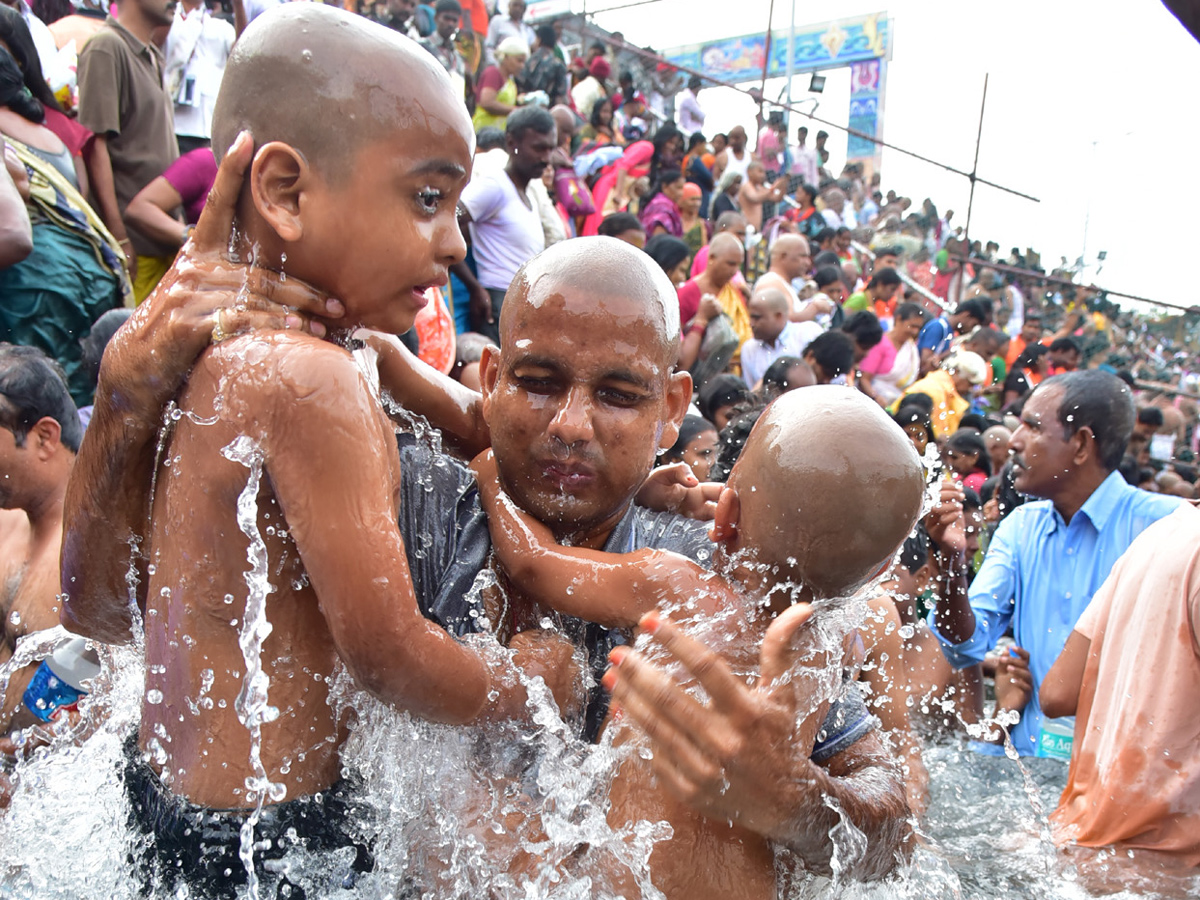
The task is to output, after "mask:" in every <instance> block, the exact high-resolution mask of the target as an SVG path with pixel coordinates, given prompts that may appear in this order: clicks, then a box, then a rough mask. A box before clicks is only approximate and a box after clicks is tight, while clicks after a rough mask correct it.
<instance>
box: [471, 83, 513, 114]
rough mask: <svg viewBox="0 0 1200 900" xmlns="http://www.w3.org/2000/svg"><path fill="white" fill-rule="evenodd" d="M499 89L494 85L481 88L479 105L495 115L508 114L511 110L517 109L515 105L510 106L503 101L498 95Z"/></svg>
mask: <svg viewBox="0 0 1200 900" xmlns="http://www.w3.org/2000/svg"><path fill="white" fill-rule="evenodd" d="M499 93H500V92H499V91H498V90H496V89H495V88H493V87H485V88H481V89H480V91H479V105H480V106H482V107H483V108H484V109H485V110H487V111H488V112H489V113H491V114H492V115H493V116H507V115H508V114H509V113H510V112H512V111H513V110H514V109H516V107H515V106H509V105H508V104H507V103H501V102H500V101H499V100H497V99H496V97H497V96H498V95H499Z"/></svg>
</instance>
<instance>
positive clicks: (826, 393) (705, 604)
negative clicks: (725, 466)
mask: <svg viewBox="0 0 1200 900" xmlns="http://www.w3.org/2000/svg"><path fill="white" fill-rule="evenodd" d="M869 403H870V401H869V400H866V399H865V398H863V397H861V396H860V395H857V394H855V393H853V392H849V391H844V390H841V389H838V388H825V389H816V388H810V389H808V390H806V391H800V392H795V393H792V394H789V395H785V398H784V399H781V400H779V401H776V404H775V405H773V406H772V407H769V408H768V410H767V412H766V413H764V415H763V417H762V418H761V419H760V421H759V424H758V425H757V426H756V428H755V430H754V431H753V432H752V434H751V437H750V439H749V441H748V442H747V445H746V448H745V450H744V451H743V455H742V457H741V458H740V459H739V461H738V463H737V465H736V466H735V467H734V471H733V473H732V475H731V477H730V480H729V484H728V485H727V487H726V490H725V491H724V492H723V493H722V495H721V499H720V500H719V502H718V505H717V513H716V520H715V523H714V530H713V536H714V539H715V540H716V541H717V542H718V549H717V553H716V557H715V559H714V571H711V572H710V571H707V570H705V569H704V568H702V567H701V566H699V565H697V564H696V563H694V562H692V561H691V560H689V559H686V558H684V557H681V556H679V555H678V554H674V553H669V552H664V551H658V550H639V551H635V552H633V553H626V554H619V555H614V554H606V553H602V552H596V551H593V550H588V549H583V548H578V547H572V548H565V547H560V546H558V545H557V544H556V543H555V542H554V539H553V535H552V534H551V532H550V531H549V529H547V528H546V527H545V526H544V525H542V524H541V523H539V522H538V521H536V520H535V519H533V518H532V517H530V516H529V515H527V514H525V513H523V512H521V511H520V510H519V509H517V508H516V507H515V506H514V505H513V504H512V503H511V502H508V501H507V499H506V498H505V497H504V496H503V495H502V494H501V492H500V481H499V480H498V479H497V477H496V469H495V464H494V463H493V462H490V461H489V460H488V459H487V458H486V457H483V458H481V459H479V460H477V461H476V463H475V466H476V472H477V474H478V476H479V483H480V490H481V495H482V497H483V502H484V506H485V509H486V510H487V512H488V515H489V521H490V524H491V530H492V534H493V542H494V546H495V550H496V554H497V556H498V558H499V560H500V561H501V564H502V565H503V566H504V568H505V570H506V571H508V572H509V573H510V574H511V575H512V576H513V577H514V579H516V580H517V581H519V582H520V583H522V584H525V585H527V586H528V588H529V590H530V591H531V592H532V593H533V594H534V596H535V599H536V600H537V601H538V602H540V603H543V604H545V605H547V606H550V607H552V608H554V609H557V610H559V611H560V612H564V613H567V614H570V615H575V616H580V617H583V618H586V619H588V620H590V621H597V622H601V623H602V624H607V625H611V626H628V625H629V624H631V623H633V622H635V621H638V620H639V617H641V616H643V614H646V613H647V612H648V611H650V610H653V609H654V608H655V607H656V606H657V607H659V608H660V609H669V610H675V616H676V619H677V623H678V625H679V627H680V630H681V631H684V632H690V633H691V634H692V635H693V636H696V635H697V634H698V632H700V633H703V637H702V638H701V640H703V641H704V643H705V644H708V645H709V646H710V647H713V648H719V650H717V652H718V653H719V654H720V656H721V657H722V659H723V660H724V662H725V663H726V664H728V665H729V666H730V667H731V668H730V671H729V674H728V676H726V677H727V678H728V681H727V682H726V685H725V689H726V690H727V691H728V690H729V689H730V688H729V685H730V684H736V683H739V682H740V684H741V685H743V686H744V685H745V684H746V682H747V681H750V682H751V683H753V682H754V681H755V680H756V679H757V677H758V676H760V675H761V680H762V682H763V683H764V684H768V685H769V684H773V683H774V682H775V681H776V679H777V678H779V676H781V675H783V674H784V673H786V672H790V673H791V674H792V675H793V676H796V677H795V680H794V681H793V682H792V684H791V685H789V687H788V688H787V690H786V691H785V693H786V694H787V695H788V702H781V703H779V704H778V705H774V706H772V708H771V710H770V713H769V714H770V715H773V716H779V717H784V718H786V717H788V716H791V717H793V718H792V719H791V723H792V724H791V725H790V726H789V727H788V728H787V731H788V732H789V733H790V734H792V739H791V741H790V747H789V749H790V751H791V752H793V753H794V754H795V767H794V768H793V770H792V771H793V772H794V773H795V774H796V777H797V778H803V772H804V771H805V769H806V768H807V770H808V771H809V772H810V773H814V774H813V776H812V777H814V778H818V779H819V778H821V777H825V773H824V772H822V773H821V774H820V775H817V774H815V773H816V770H817V767H816V766H814V765H813V764H812V763H811V761H809V756H811V753H812V748H813V743H814V741H815V739H816V735H817V731H818V729H819V728H820V725H821V723H822V721H823V720H824V716H825V713H826V711H827V710H828V702H829V698H830V697H832V695H833V691H834V689H835V687H836V683H837V681H838V680H839V678H840V672H841V662H840V659H839V658H838V657H837V655H836V654H834V655H831V654H830V653H829V651H828V650H823V649H821V648H820V647H819V645H817V644H816V643H814V642H813V641H812V640H811V638H808V639H801V641H800V642H798V643H799V646H798V647H793V646H792V641H791V637H792V635H794V634H795V633H797V630H798V629H800V628H801V627H802V626H803V625H804V623H805V621H807V619H808V616H809V612H810V609H809V607H808V604H806V603H801V604H799V605H795V606H793V603H794V602H795V601H796V600H797V598H800V597H803V598H809V599H811V598H814V597H836V596H845V595H847V594H849V593H852V592H853V591H854V590H856V589H857V588H858V587H859V586H861V585H862V584H863V583H864V582H865V581H867V580H868V579H869V578H870V577H871V576H872V575H873V574H877V573H878V572H879V571H881V569H882V567H883V566H884V565H886V563H887V562H888V560H889V559H890V557H891V554H892V553H894V551H895V549H896V547H897V546H898V545H899V543H900V542H901V541H902V540H903V539H904V537H905V536H906V535H907V534H908V532H909V530H910V529H911V528H912V526H913V524H914V523H915V521H916V518H917V515H918V513H919V510H920V505H921V499H922V494H923V489H924V481H923V478H922V475H921V467H920V462H919V460H918V458H917V456H916V454H915V453H914V452H913V450H912V448H911V445H910V444H909V442H908V441H907V440H906V438H905V436H904V434H903V433H902V432H901V431H900V429H899V428H897V427H896V426H895V425H894V424H893V423H891V422H890V421H889V420H888V419H887V417H886V415H885V414H884V413H882V412H881V411H880V410H879V409H878V407H875V406H873V405H872V406H871V407H870V412H869V414H868V413H867V411H866V410H865V409H864V408H863V405H864V404H869ZM766 485H770V486H771V487H770V490H766V489H765V486H766ZM881 497H885V498H886V499H880V498H881ZM797 498H804V502H803V503H802V504H798V503H797V502H796V499H797ZM856 504H862V506H861V508H864V509H865V508H868V504H869V508H871V509H872V511H873V516H872V518H871V519H870V520H863V519H862V518H861V517H855V516H849V515H846V513H845V510H846V509H847V508H860V507H859V506H858V505H856ZM801 508H802V509H801ZM797 586H802V587H797ZM655 615H656V614H655V613H653V612H650V613H649V616H647V617H646V618H643V619H641V624H642V625H643V627H649V628H650V630H652V631H654V630H656V629H657V624H658V621H657V619H654V620H653V621H652V622H650V624H649V626H647V619H649V618H650V617H651V616H655ZM785 647H786V648H788V649H787V650H784V649H782V648H785ZM628 657H629V654H628V649H627V648H618V649H617V650H616V651H614V654H613V656H612V660H613V662H614V663H615V664H616V666H617V668H616V669H615V670H610V672H609V674H608V675H607V676H606V677H605V685H606V686H607V687H608V688H609V689H610V690H612V689H613V688H614V687H617V685H618V680H619V679H622V678H623V677H624V675H623V673H624V671H625V669H624V666H625V664H626V663H627V661H628ZM647 658H648V659H654V658H655V655H654V654H650V655H649V656H648V657H647ZM756 663H759V665H757V666H756ZM629 665H630V666H633V665H634V663H632V662H630V663H629ZM633 677H634V679H635V680H636V678H637V674H636V673H635V674H634V676H633ZM699 683H703V684H704V687H705V688H706V689H707V690H708V691H709V693H710V694H711V695H713V696H714V697H716V698H717V699H718V701H719V700H720V699H721V698H720V696H719V695H720V690H719V689H718V690H714V688H713V684H712V683H710V682H706V681H704V679H703V678H688V677H686V676H685V677H684V679H683V681H682V682H680V687H681V688H683V689H685V690H687V689H690V688H694V687H695V686H696V685H697V684H699ZM615 699H616V700H617V701H619V702H621V703H632V704H633V706H632V707H631V708H630V711H631V712H632V711H634V709H635V708H636V709H639V710H640V708H641V703H640V701H639V700H638V698H637V697H636V696H634V695H629V694H628V693H625V694H622V693H621V690H620V689H618V693H617V694H616V698H615ZM689 702H694V701H689ZM615 708H616V707H614V709H615ZM797 714H799V718H800V720H801V721H802V722H803V724H802V725H800V726H799V728H796V727H795V722H796V718H795V717H796V716H797ZM617 715H618V714H615V713H614V714H613V715H610V718H609V727H615V728H618V729H619V731H618V735H617V737H616V744H617V745H618V746H620V745H623V744H625V743H626V742H628V741H630V740H631V739H633V738H634V736H635V735H636V731H634V730H631V729H630V728H628V727H626V726H625V725H623V724H622V723H621V721H620V720H619V718H616V716H617ZM877 740H878V739H877V738H867V739H863V740H861V741H860V742H858V743H856V744H855V746H854V748H851V749H849V750H845V751H842V752H841V753H839V754H836V755H835V756H834V757H833V758H832V759H830V760H829V761H828V762H827V763H824V764H822V766H824V767H825V769H826V770H827V771H828V773H829V774H832V775H834V776H842V775H848V774H852V773H853V772H855V771H856V770H857V769H858V768H859V767H864V768H869V767H870V766H871V764H872V762H877V761H878V760H877V758H875V757H873V754H874V753H876V752H877V751H878V745H877V743H876V742H877ZM684 755H687V754H686V753H685V754H684ZM673 757H674V754H672V753H662V754H661V756H656V758H655V760H654V762H653V763H652V764H648V763H647V762H646V761H645V760H643V759H642V758H641V757H640V756H637V755H635V754H631V755H629V756H628V758H627V759H626V761H625V762H624V763H623V764H622V765H621V768H620V770H619V772H618V774H617V776H616V778H615V780H614V782H613V786H612V789H611V800H612V807H611V811H610V813H609V823H610V824H611V825H613V826H614V827H620V826H623V825H629V824H631V823H633V822H636V821H638V820H642V819H648V820H652V821H653V820H659V819H666V820H667V821H669V822H670V823H671V826H672V828H673V829H674V834H673V836H672V838H671V839H670V840H667V841H664V842H660V843H658V844H656V845H655V848H654V851H653V853H652V855H651V859H650V865H651V871H652V877H653V881H654V884H655V886H656V887H658V888H659V889H660V890H662V891H663V892H664V893H665V894H666V896H667V897H668V898H685V897H686V898H689V900H698V898H708V897H712V898H714V900H716V898H728V897H745V898H765V897H773V896H774V889H775V870H774V865H773V858H774V857H773V852H772V849H771V845H770V843H769V841H768V839H767V837H766V836H765V832H764V831H762V830H759V829H757V828H754V827H753V825H752V824H751V823H748V822H747V823H738V824H737V825H731V824H730V823H729V822H728V821H724V820H722V819H721V818H719V817H713V816H709V815H705V813H704V811H703V810H702V809H701V808H700V807H698V805H697V804H696V803H695V802H690V798H689V797H687V796H686V795H681V794H680V793H677V792H676V791H675V790H672V789H671V786H670V785H669V784H665V783H664V781H663V779H664V769H665V771H666V772H671V771H672V770H673V768H674V766H675V765H676V760H675V759H674V758H673ZM703 764H708V763H707V762H706V763H703ZM718 774H719V773H718ZM824 785H828V782H827V781H826V782H824ZM819 802H820V801H817V803H818V804H819ZM901 802H902V801H901ZM813 814H814V815H815V813H813ZM826 839H827V835H826ZM816 862H817V864H818V865H819V864H820V861H819V859H818V860H817V861H816ZM611 874H612V873H610V875H611ZM616 877H617V878H618V882H619V881H620V878H621V877H623V876H622V875H621V873H619V872H618V873H617V876H616ZM626 887H628V885H627V886H626Z"/></svg>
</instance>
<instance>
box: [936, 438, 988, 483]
mask: <svg viewBox="0 0 1200 900" xmlns="http://www.w3.org/2000/svg"><path fill="white" fill-rule="evenodd" d="M945 457H946V464H947V465H948V466H949V467H950V470H951V471H952V472H953V473H954V478H955V480H956V481H958V482H960V483H961V484H962V485H963V487H968V488H970V489H971V490H973V491H975V492H976V493H979V491H980V489H981V488H982V487H983V483H984V482H985V481H987V479H988V477H989V476H990V475H991V474H992V460H991V457H990V456H989V455H988V452H987V445H986V444H985V443H984V442H983V438H982V437H980V435H979V432H978V431H976V430H974V429H973V428H960V429H959V430H958V431H956V432H954V434H952V435H950V438H949V440H947V441H946V449H945Z"/></svg>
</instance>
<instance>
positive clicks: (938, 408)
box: [900, 350, 988, 440]
mask: <svg viewBox="0 0 1200 900" xmlns="http://www.w3.org/2000/svg"><path fill="white" fill-rule="evenodd" d="M987 370H988V366H987V363H985V362H984V361H983V357H982V356H980V355H979V354H978V353H972V352H971V351H970V350H960V351H957V352H955V353H951V354H950V356H948V357H947V358H946V361H945V362H944V363H942V366H941V368H939V369H934V370H933V371H932V372H930V373H929V374H928V375H926V376H925V377H924V378H922V379H920V380H918V381H915V382H913V384H912V385H911V386H910V387H909V388H908V390H906V391H905V392H904V397H907V396H908V395H909V394H927V395H928V396H929V397H930V398H932V400H933V415H932V418H933V435H934V437H936V438H938V439H939V440H940V439H942V438H945V437H949V436H950V435H952V434H954V432H955V431H957V430H958V423H959V422H961V421H962V417H963V415H964V414H965V413H966V411H967V410H968V409H970V407H971V401H970V399H969V398H970V395H971V393H972V389H973V388H976V387H978V386H979V385H981V384H983V382H984V381H985V380H986V378H987ZM904 397H901V398H900V405H903V404H904Z"/></svg>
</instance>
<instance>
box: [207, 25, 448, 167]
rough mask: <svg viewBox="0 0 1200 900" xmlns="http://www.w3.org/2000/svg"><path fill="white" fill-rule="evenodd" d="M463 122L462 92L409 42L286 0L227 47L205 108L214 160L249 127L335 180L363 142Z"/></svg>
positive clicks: (441, 129) (387, 31)
mask: <svg viewBox="0 0 1200 900" xmlns="http://www.w3.org/2000/svg"><path fill="white" fill-rule="evenodd" d="M460 119H461V120H462V121H458V120H460ZM463 122H466V123H467V124H466V126H465V128H466V131H470V125H469V121H468V120H467V116H466V111H465V108H463V104H462V98H461V97H455V95H454V89H453V87H452V86H451V83H450V79H449V77H448V76H447V75H446V72H445V71H444V70H443V68H442V67H441V65H439V64H438V62H437V61H436V60H435V59H434V58H433V56H432V55H431V54H429V53H427V52H426V51H425V50H423V49H422V48H421V47H420V46H419V45H417V44H416V43H415V42H413V41H411V40H409V39H408V38H405V37H402V36H401V35H399V34H397V33H396V32H395V31H392V30H391V29H389V28H385V27H384V26H382V25H377V24H375V23H374V22H370V21H368V20H367V19H364V18H362V17H361V16H356V15H354V14H352V13H349V12H345V11H344V10H341V9H337V8H335V7H331V6H325V5H323V4H319V3H285V4H282V5H281V6H278V7H276V8H275V9H272V10H270V11H269V12H266V13H264V14H263V15H261V16H259V17H258V18H256V19H255V20H254V22H253V23H252V24H251V25H250V26H249V27H248V28H247V29H246V30H245V31H244V32H243V33H242V36H241V37H240V38H239V39H238V42H237V43H236V44H235V45H234V48H233V53H232V54H231V55H230V57H229V62H228V64H227V65H226V67H225V76H224V78H223V79H222V81H221V91H220V94H219V95H218V97H217V104H216V109H215V110H214V113H213V152H214V153H215V154H216V156H217V159H218V160H220V159H221V157H222V156H224V154H225V152H226V151H227V150H228V149H229V147H230V146H231V145H232V144H233V142H234V140H235V139H236V138H237V135H238V133H239V132H241V131H242V130H244V129H248V130H249V131H250V132H251V134H252V135H253V137H254V143H255V146H259V147H261V146H262V145H263V144H265V143H268V142H271V141H280V142H282V143H285V144H288V145H290V146H291V147H293V148H295V149H296V150H298V151H299V152H300V153H301V154H303V155H304V157H305V158H306V159H307V160H308V162H309V164H310V165H312V166H313V167H314V168H316V169H317V170H319V171H320V172H321V174H322V176H323V177H324V178H325V179H326V180H328V181H331V182H337V181H339V180H341V179H342V178H343V177H345V176H346V175H348V174H349V173H350V172H352V171H353V168H354V159H355V153H356V151H358V150H360V149H362V148H363V147H364V146H366V145H367V144H370V143H372V142H374V141H378V140H382V139H385V138H388V137H391V136H393V135H395V134H396V133H397V132H398V131H403V130H405V129H407V128H411V127H413V126H414V125H418V126H420V127H424V128H428V129H431V130H433V131H435V132H449V130H450V129H451V128H454V129H455V130H459V127H460V126H462V124H463Z"/></svg>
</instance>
